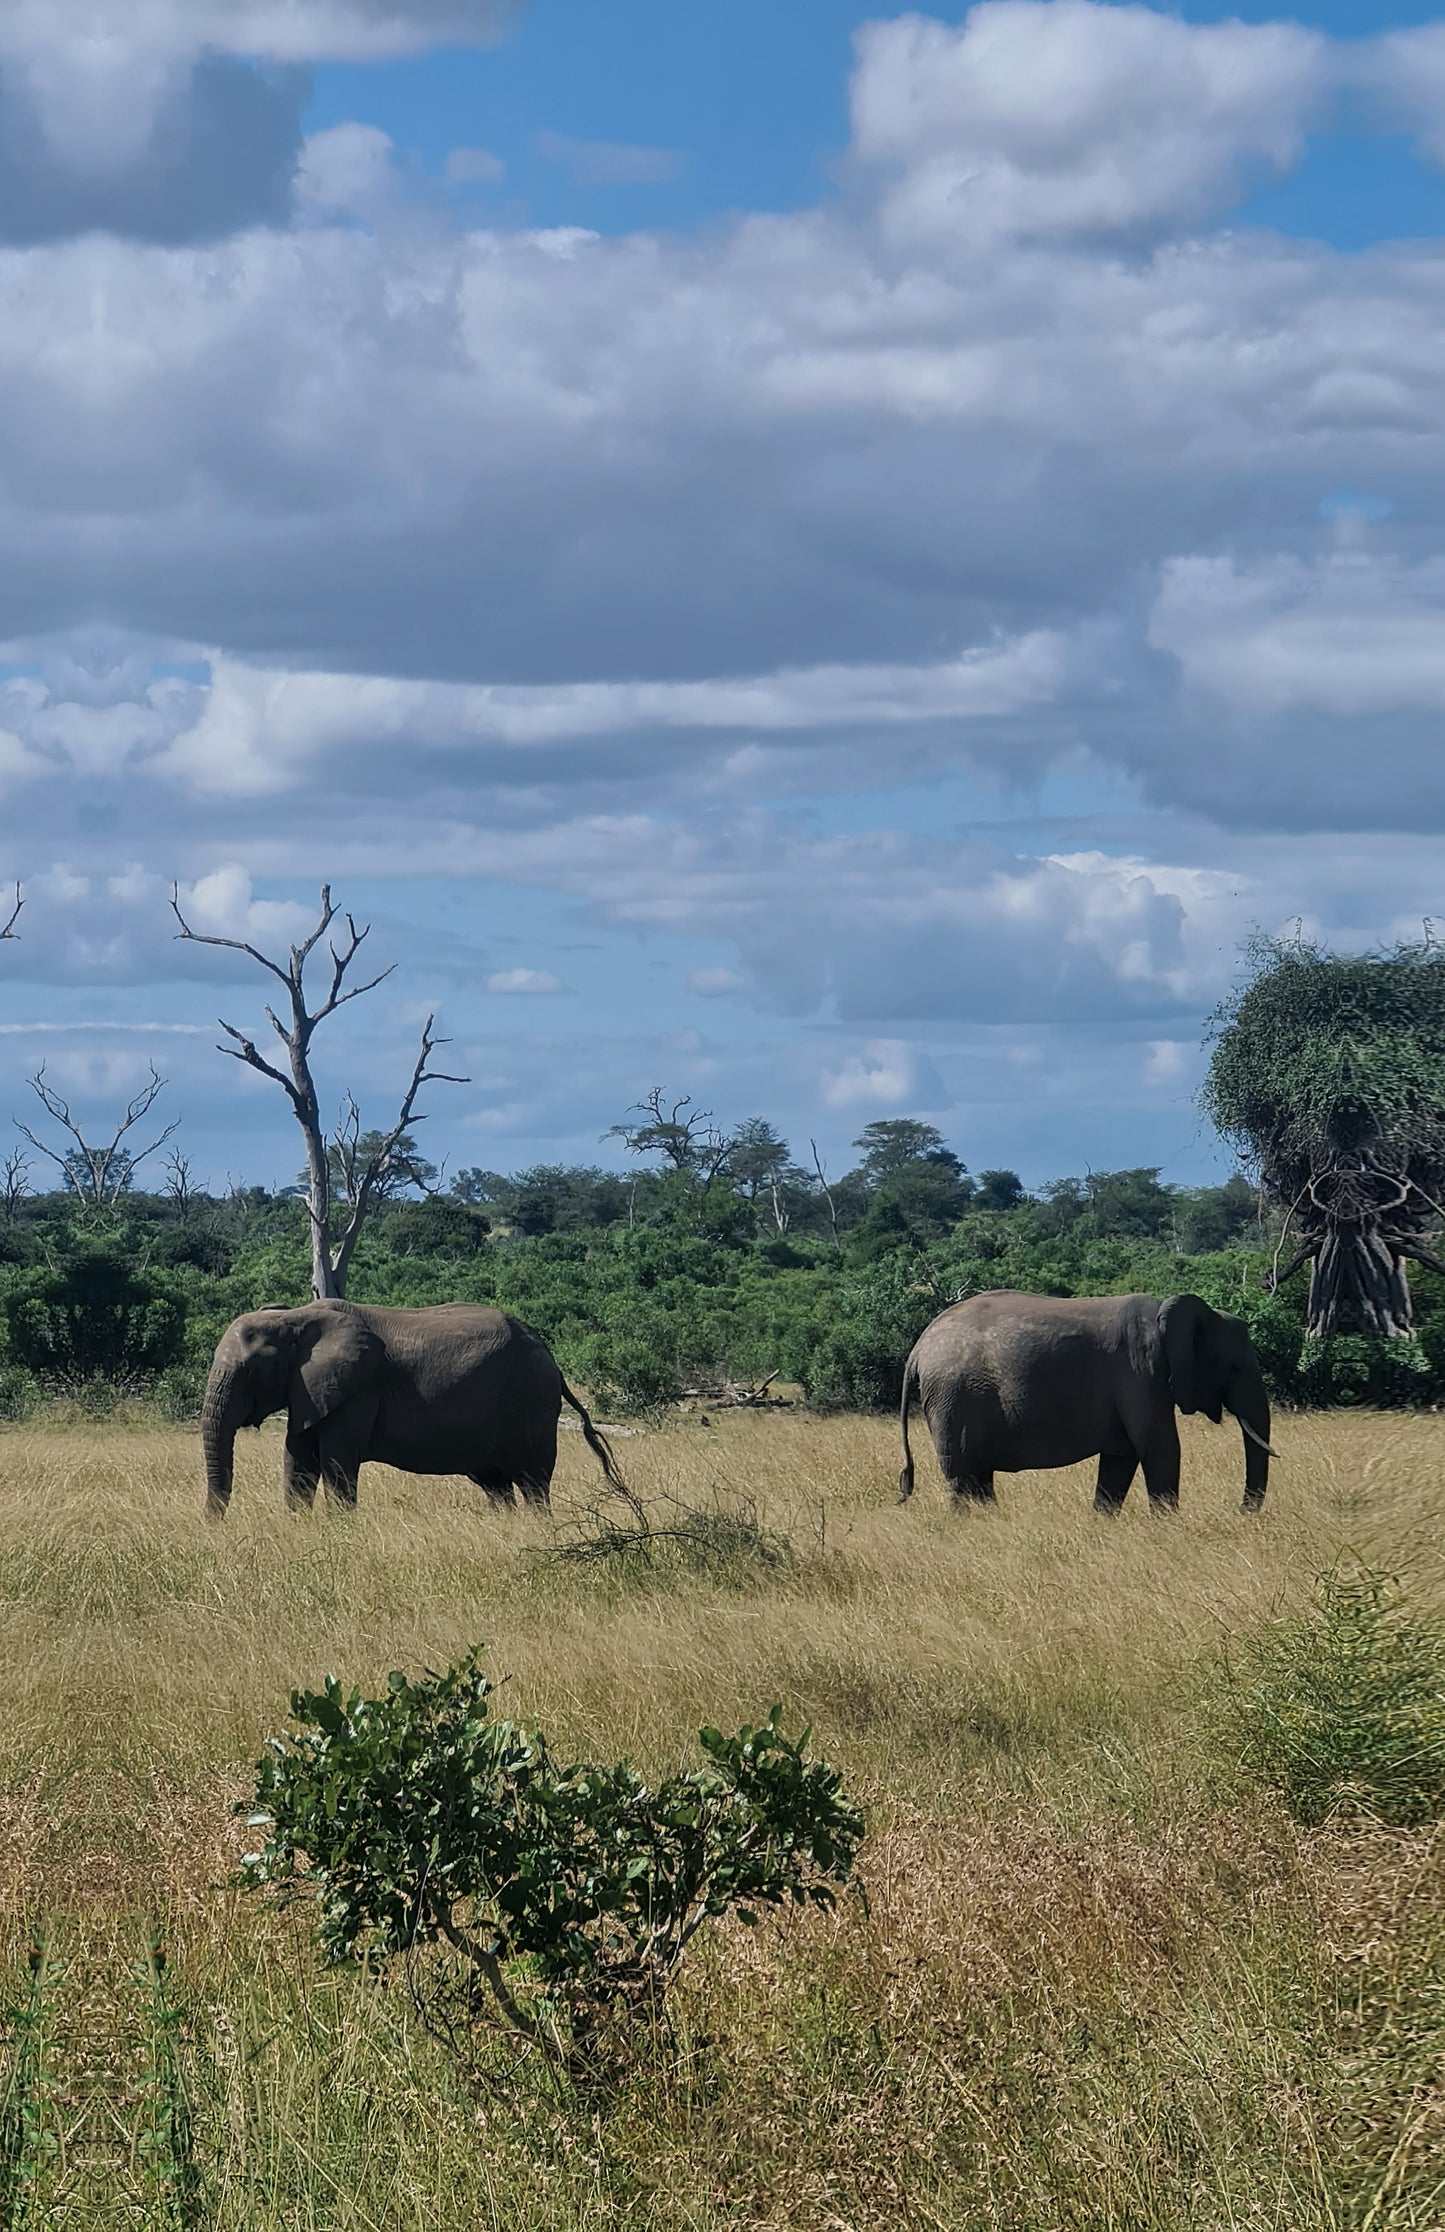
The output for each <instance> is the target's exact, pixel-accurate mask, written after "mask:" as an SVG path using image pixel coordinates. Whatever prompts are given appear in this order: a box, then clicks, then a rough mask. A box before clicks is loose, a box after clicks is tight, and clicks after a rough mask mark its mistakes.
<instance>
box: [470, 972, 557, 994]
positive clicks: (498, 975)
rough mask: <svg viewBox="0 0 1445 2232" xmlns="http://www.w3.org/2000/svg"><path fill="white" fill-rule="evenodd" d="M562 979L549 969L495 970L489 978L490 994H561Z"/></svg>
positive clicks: (488, 988) (488, 987)
mask: <svg viewBox="0 0 1445 2232" xmlns="http://www.w3.org/2000/svg"><path fill="white" fill-rule="evenodd" d="M561 989H562V979H561V978H560V977H555V976H553V975H552V973H551V971H550V970H549V969H494V970H493V972H492V974H491V975H490V976H489V977H488V978H487V990H488V991H489V992H522V993H536V992H560V991H561Z"/></svg>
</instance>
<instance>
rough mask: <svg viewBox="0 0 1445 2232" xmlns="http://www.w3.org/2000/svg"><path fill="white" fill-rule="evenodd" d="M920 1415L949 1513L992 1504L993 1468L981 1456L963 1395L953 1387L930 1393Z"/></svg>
mask: <svg viewBox="0 0 1445 2232" xmlns="http://www.w3.org/2000/svg"><path fill="white" fill-rule="evenodd" d="M923 1415H924V1417H925V1418H926V1419H927V1420H928V1431H929V1434H930V1435H931V1436H932V1440H933V1448H934V1454H935V1455H936V1456H937V1458H938V1469H939V1471H940V1472H941V1473H942V1474H943V1483H944V1486H945V1487H946V1488H947V1490H948V1502H949V1508H950V1510H952V1511H963V1510H965V1509H967V1508H968V1507H969V1506H970V1505H977V1504H991V1503H993V1502H994V1501H995V1498H994V1492H993V1465H992V1463H991V1462H990V1461H989V1457H988V1455H987V1454H986V1453H985V1449H984V1447H983V1441H984V1437H983V1436H982V1435H981V1434H980V1432H979V1429H978V1423H977V1421H976V1420H971V1419H970V1416H969V1409H968V1400H967V1396H966V1393H965V1391H964V1390H963V1389H961V1388H957V1387H945V1388H943V1389H942V1390H930V1391H929V1393H928V1394H926V1395H925V1397H924V1404H923Z"/></svg>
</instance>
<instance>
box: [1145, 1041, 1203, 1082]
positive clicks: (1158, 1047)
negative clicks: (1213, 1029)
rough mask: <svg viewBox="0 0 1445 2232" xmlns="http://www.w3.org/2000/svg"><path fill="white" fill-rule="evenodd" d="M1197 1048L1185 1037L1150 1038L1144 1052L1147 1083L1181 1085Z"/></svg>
mask: <svg viewBox="0 0 1445 2232" xmlns="http://www.w3.org/2000/svg"><path fill="white" fill-rule="evenodd" d="M1192 1058H1197V1049H1196V1048H1195V1047H1193V1046H1191V1045H1189V1044H1188V1043H1187V1042H1186V1041H1185V1040H1183V1039H1150V1041H1149V1043H1148V1045H1147V1047H1146V1048H1145V1053H1144V1070H1143V1077H1144V1083H1145V1084H1146V1085H1160V1086H1171V1085H1180V1084H1182V1083H1183V1081H1184V1079H1185V1078H1186V1077H1187V1076H1188V1073H1189V1069H1190V1064H1191V1059H1192Z"/></svg>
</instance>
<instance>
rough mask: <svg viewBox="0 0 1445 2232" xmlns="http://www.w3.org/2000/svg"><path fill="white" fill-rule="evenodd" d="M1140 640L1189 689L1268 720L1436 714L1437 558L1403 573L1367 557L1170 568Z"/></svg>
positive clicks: (1443, 630) (1443, 698)
mask: <svg viewBox="0 0 1445 2232" xmlns="http://www.w3.org/2000/svg"><path fill="white" fill-rule="evenodd" d="M1149 638H1150V641H1151V642H1152V643H1154V644H1155V645H1157V646H1158V648H1159V649H1160V650H1163V651H1168V652H1170V653H1171V654H1172V655H1173V656H1174V657H1175V658H1177V659H1178V661H1179V663H1180V665H1181V667H1182V668H1183V670H1184V674H1185V676H1186V678H1187V679H1188V680H1189V681H1190V682H1191V683H1192V684H1193V685H1195V686H1196V687H1197V688H1200V689H1205V690H1208V691H1210V692H1212V693H1213V694H1214V695H1215V696H1217V697H1220V698H1222V699H1224V700H1226V701H1227V702H1228V703H1230V704H1232V705H1236V706H1240V707H1243V708H1245V709H1248V710H1253V711H1265V712H1271V713H1280V712H1290V711H1300V712H1306V713H1326V714H1330V715H1332V716H1335V717H1337V718H1340V719H1344V720H1349V719H1352V718H1358V717H1359V716H1360V715H1363V714H1370V713H1380V712H1392V711H1406V710H1429V711H1436V712H1438V711H1439V710H1441V708H1442V707H1445V558H1430V559H1427V560H1425V561H1423V562H1421V563H1419V564H1415V565H1410V564H1408V563H1402V562H1401V561H1400V560H1398V559H1396V558H1393V557H1389V556H1381V555H1379V554H1376V553H1371V552H1367V551H1348V552H1341V553H1338V554H1335V555H1332V556H1330V557H1329V558H1326V559H1324V560H1322V561H1315V562H1314V563H1310V562H1308V561H1306V560H1303V559H1300V558H1295V557H1286V556H1279V557H1275V558H1271V559H1265V560H1261V561H1257V562H1256V563H1255V564H1253V565H1241V564H1239V563H1238V562H1237V561H1235V560H1233V559H1230V558H1177V559H1172V560H1171V561H1170V562H1169V563H1168V564H1167V565H1166V566H1165V568H1164V572H1163V579H1162V583H1161V587H1160V591H1159V595H1158V597H1157V599H1156V600H1155V603H1154V607H1153V611H1152V613H1151V615H1150V621H1149Z"/></svg>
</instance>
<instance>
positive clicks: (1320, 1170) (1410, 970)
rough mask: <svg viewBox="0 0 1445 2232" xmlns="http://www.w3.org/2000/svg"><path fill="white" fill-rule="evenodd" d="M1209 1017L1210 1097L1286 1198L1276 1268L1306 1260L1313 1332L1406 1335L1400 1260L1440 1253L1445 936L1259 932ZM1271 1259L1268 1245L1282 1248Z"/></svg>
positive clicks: (1408, 1319)
mask: <svg viewBox="0 0 1445 2232" xmlns="http://www.w3.org/2000/svg"><path fill="white" fill-rule="evenodd" d="M1251 959H1252V963H1253V973H1252V974H1251V976H1250V977H1249V979H1248V981H1247V982H1246V983H1245V985H1244V986H1243V987H1242V989H1241V990H1240V991H1239V992H1237V993H1236V994H1235V996H1234V997H1233V998H1232V999H1231V1000H1229V1001H1227V1002H1226V1003H1225V1004H1224V1006H1223V1007H1221V1008H1220V1010H1219V1011H1218V1013H1217V1014H1216V1016H1215V1019H1214V1024H1215V1039H1214V1054H1213V1059H1212V1060H1211V1063H1210V1067H1209V1074H1208V1076H1207V1078H1206V1080H1205V1084H1204V1089H1203V1096H1202V1098H1203V1104H1204V1107H1205V1108H1206V1110H1207V1112H1208V1113H1209V1115H1210V1116H1212V1118H1213V1119H1214V1122H1215V1123H1216V1124H1217V1125H1218V1127H1219V1129H1220V1131H1221V1132H1222V1133H1223V1135H1224V1136H1225V1138H1226V1139H1228V1140H1230V1141H1231V1142H1233V1144H1234V1145H1235V1146H1236V1147H1237V1148H1238V1149H1239V1150H1240V1151H1241V1152H1242V1153H1243V1154H1245V1155H1247V1156H1248V1157H1249V1158H1250V1159H1251V1161H1252V1162H1253V1164H1254V1166H1255V1167H1256V1168H1257V1170H1258V1172H1259V1177H1260V1183H1261V1185H1262V1186H1263V1188H1264V1190H1265V1192H1266V1194H1267V1195H1268V1197H1269V1198H1270V1199H1271V1200H1272V1201H1273V1202H1275V1203H1276V1204H1277V1205H1278V1206H1279V1208H1280V1209H1281V1210H1282V1211H1283V1215H1284V1226H1283V1232H1282V1234H1281V1242H1280V1247H1281V1251H1282V1250H1283V1248H1284V1246H1285V1244H1286V1242H1288V1243H1291V1244H1292V1245H1293V1249H1294V1252H1293V1254H1292V1256H1291V1257H1290V1259H1289V1261H1288V1262H1287V1263H1286V1264H1285V1266H1284V1268H1283V1269H1282V1270H1279V1271H1278V1273H1277V1276H1278V1278H1279V1280H1280V1281H1281V1282H1282V1281H1283V1280H1285V1279H1288V1278H1291V1277H1292V1276H1293V1275H1294V1273H1295V1272H1296V1271H1297V1270H1298V1269H1299V1268H1300V1267H1301V1265H1303V1264H1305V1263H1309V1264H1310V1265H1311V1274H1310V1292H1309V1304H1308V1313H1307V1329H1308V1331H1309V1333H1310V1334H1311V1335H1312V1336H1314V1337H1316V1338H1322V1337H1324V1336H1326V1335H1329V1334H1331V1333H1333V1332H1334V1331H1335V1330H1336V1329H1337V1327H1338V1328H1340V1329H1342V1330H1343V1329H1347V1328H1349V1327H1352V1326H1353V1327H1358V1328H1359V1329H1360V1330H1361V1331H1363V1332H1365V1333H1367V1334H1370V1335H1374V1336H1377V1337H1378V1336H1386V1337H1395V1336H1408V1335H1410V1334H1411V1333H1412V1332H1413V1330H1414V1313H1413V1306H1412V1303H1411V1297H1410V1286H1409V1278H1408V1274H1407V1269H1406V1266H1407V1264H1408V1263H1409V1262H1411V1261H1414V1262H1418V1263H1424V1264H1428V1265H1430V1266H1432V1267H1433V1268H1435V1269H1441V1268H1445V1266H1441V1264H1440V1261H1439V1258H1438V1256H1437V1255H1436V1253H1435V1250H1434V1248H1433V1246H1432V1245H1431V1242H1430V1235H1431V1233H1432V1231H1433V1228H1434V1227H1435V1225H1436V1224H1437V1223H1438V1221H1439V1219H1440V1215H1441V1210H1440V1206H1439V1205H1440V1202H1441V1199H1442V1196H1445V947H1442V946H1441V945H1440V944H1439V943H1438V942H1437V941H1436V940H1435V938H1434V937H1433V936H1432V935H1430V934H1428V933H1427V935H1426V937H1425V938H1424V939H1423V940H1422V941H1420V942H1419V943H1418V944H1413V945H1412V944H1402V945H1399V946H1396V947H1395V948H1394V949H1393V951H1391V952H1388V953H1382V954H1364V955H1358V956H1353V957H1352V956H1343V955H1338V954H1332V953H1328V952H1326V951H1325V949H1324V948H1323V947H1321V946H1318V945H1313V944H1311V943H1309V942H1308V941H1307V940H1306V939H1304V938H1296V939H1294V940H1292V941H1288V942H1286V941H1282V940H1279V939H1264V940H1261V941H1259V942H1258V943H1257V944H1256V945H1255V947H1254V948H1253V949H1252V954H1251ZM1277 1261H1278V1258H1276V1262H1277Z"/></svg>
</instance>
